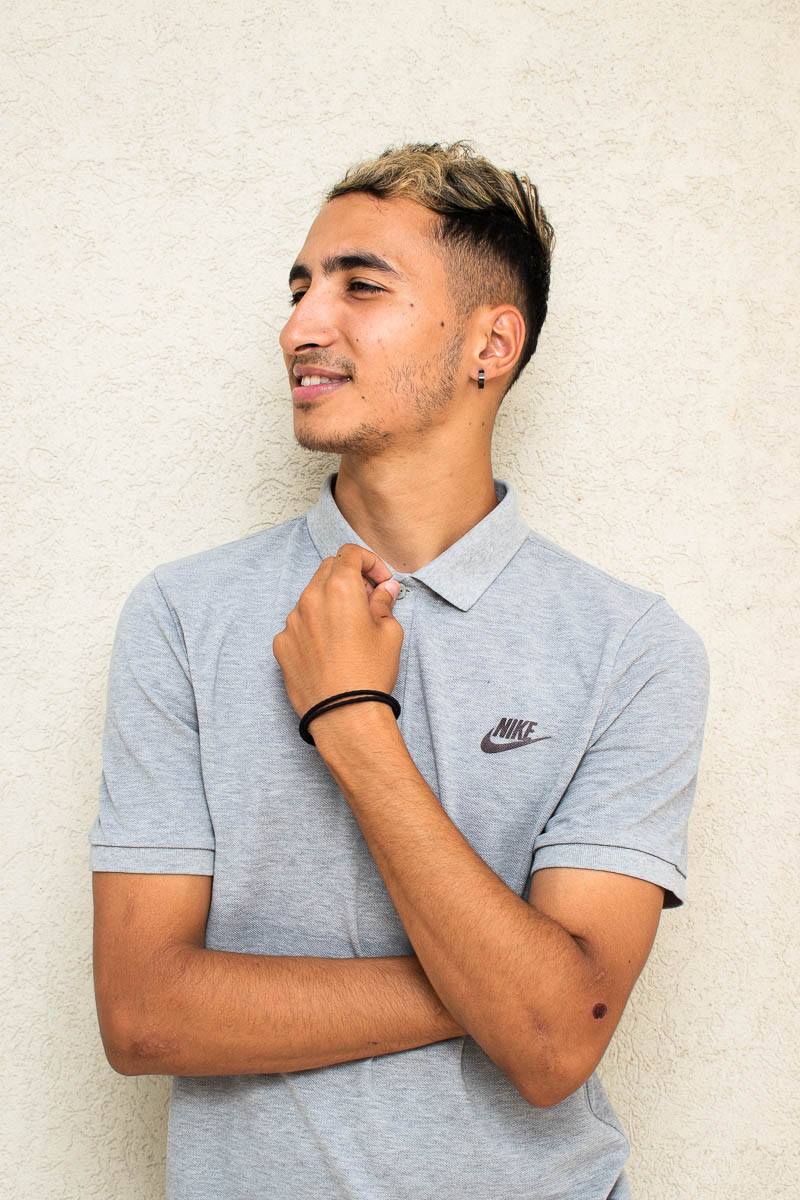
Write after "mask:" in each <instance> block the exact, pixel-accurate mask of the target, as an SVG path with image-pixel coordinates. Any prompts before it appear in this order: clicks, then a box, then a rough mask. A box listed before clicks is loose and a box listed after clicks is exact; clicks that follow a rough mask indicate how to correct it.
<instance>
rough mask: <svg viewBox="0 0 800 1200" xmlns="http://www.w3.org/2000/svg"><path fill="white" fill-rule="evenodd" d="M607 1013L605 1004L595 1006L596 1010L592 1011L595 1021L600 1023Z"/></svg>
mask: <svg viewBox="0 0 800 1200" xmlns="http://www.w3.org/2000/svg"><path fill="white" fill-rule="evenodd" d="M607 1012H608V1009H607V1008H606V1006H605V1004H595V1006H594V1008H593V1009H592V1016H593V1017H594V1019H595V1021H599V1020H600V1018H601V1017H604V1016H605V1015H606V1013H607Z"/></svg>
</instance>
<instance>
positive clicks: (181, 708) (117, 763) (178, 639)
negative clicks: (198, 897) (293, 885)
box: [89, 572, 214, 875]
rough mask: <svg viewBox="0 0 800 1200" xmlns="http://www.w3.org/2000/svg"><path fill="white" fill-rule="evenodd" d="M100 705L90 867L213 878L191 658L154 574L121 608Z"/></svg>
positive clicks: (103, 869) (211, 830) (211, 843)
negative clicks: (102, 721) (102, 705)
mask: <svg viewBox="0 0 800 1200" xmlns="http://www.w3.org/2000/svg"><path fill="white" fill-rule="evenodd" d="M106 699H107V704H106V718H105V726H104V730H103V770H102V775H101V779H100V796H99V810H98V814H97V818H96V820H95V822H94V825H93V826H92V829H91V832H90V834H89V843H90V857H89V862H90V867H91V869H92V870H93V871H131V872H139V873H144V874H186V875H212V874H213V873H214V833H213V829H212V825H211V819H210V816H209V812H208V805H207V803H206V796H205V789H204V786H203V773H202V766H201V759H200V739H199V731H198V721H197V709H196V705H195V697H194V690H193V687H192V680H191V672H190V667H189V661H188V657H187V653H186V646H185V644H184V639H183V636H182V633H181V630H180V626H179V624H178V621H177V619H176V617H175V615H174V613H173V612H172V610H171V609H170V607H169V606H168V604H167V602H166V600H165V599H164V596H163V594H162V592H161V589H160V587H159V585H158V581H157V579H156V575H155V572H151V573H150V574H149V575H148V576H146V577H145V578H144V579H143V580H141V581H140V582H139V583H138V584H137V585H136V587H135V588H134V589H133V591H132V592H131V593H130V595H129V596H128V598H127V600H126V601H125V604H124V606H123V609H122V612H121V614H120V617H119V621H118V624H117V630H116V634H115V638H114V645H113V649H112V652H111V664H110V669H109V676H108V689H107V697H106Z"/></svg>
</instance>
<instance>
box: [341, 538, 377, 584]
mask: <svg viewBox="0 0 800 1200" xmlns="http://www.w3.org/2000/svg"><path fill="white" fill-rule="evenodd" d="M339 567H346V568H348V569H349V570H356V571H358V572H359V574H361V575H363V576H364V577H365V578H367V579H369V580H370V581H371V582H372V583H374V584H378V583H383V582H384V580H386V579H391V578H392V572H391V571H390V570H389V568H388V567H387V565H386V563H385V562H384V561H383V560H382V559H380V558H378V556H377V554H375V553H373V551H372V550H365V549H364V547H363V546H357V545H356V544H355V542H345V543H344V545H343V546H340V547H339V549H338V550H337V551H336V557H335V558H334V559H333V561H332V567H331V569H332V571H336V570H337V568H339Z"/></svg>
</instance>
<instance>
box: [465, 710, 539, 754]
mask: <svg viewBox="0 0 800 1200" xmlns="http://www.w3.org/2000/svg"><path fill="white" fill-rule="evenodd" d="M536 724H537V722H536V721H525V720H520V719H519V718H517V717H501V718H500V720H499V721H498V722H497V725H496V726H495V728H494V729H490V730H489V732H488V733H485V734H484V735H483V739H482V740H481V750H483V752H484V754H499V753H500V752H501V751H503V750H517V749H518V748H519V747H520V746H530V745H532V744H533V743H534V742H547V741H549V740H550V737H551V735H550V734H549V733H548V734H543V735H542V734H540V735H539V736H538V737H531V732H532V731H533V729H534V728H535V727H536ZM493 736H494V737H501V738H503V739H504V740H503V741H502V742H494V741H492V737H493Z"/></svg>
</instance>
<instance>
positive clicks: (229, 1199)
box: [91, 144, 707, 1200]
mask: <svg viewBox="0 0 800 1200" xmlns="http://www.w3.org/2000/svg"><path fill="white" fill-rule="evenodd" d="M552 241H553V234H552V229H551V227H550V225H549V224H548V222H547V219H546V217H545V215H544V212H543V211H542V209H541V207H540V204H539V200H538V195H537V193H536V189H535V188H533V187H532V185H530V183H529V182H528V181H527V179H525V178H522V179H520V178H519V177H517V176H516V175H515V174H514V173H512V172H508V171H504V170H499V169H498V168H496V167H494V166H492V165H491V164H490V163H488V162H486V160H484V159H482V158H479V157H477V156H475V155H474V154H472V152H471V151H470V149H469V148H468V147H465V146H464V145H463V144H456V145H454V146H450V147H441V146H438V145H433V146H407V147H403V148H401V149H400V150H394V151H387V152H386V153H385V154H384V155H381V156H380V157H379V158H378V159H376V160H375V161H374V162H371V163H367V164H362V165H361V167H359V168H356V169H354V170H353V171H351V172H349V173H348V175H347V176H345V179H344V180H343V181H342V182H341V183H340V184H339V185H338V186H337V187H335V188H334V189H333V190H332V192H331V193H330V194H329V197H328V200H327V202H326V203H325V205H324V206H323V208H322V210H321V212H320V213H319V215H318V217H317V218H316V220H315V221H314V223H313V225H312V226H311V229H310V231H309V234H308V236H307V238H306V241H305V244H304V246H303V248H302V250H301V251H300V254H299V255H298V258H297V261H296V262H295V264H294V266H293V267H292V269H291V275H290V286H291V289H292V303H293V305H294V307H293V310H292V313H291V316H290V318H289V320H288V321H287V323H286V325H285V327H284V329H283V332H282V334H281V338H280V341H281V347H282V349H283V355H284V359H285V362H286V368H287V372H288V374H289V379H290V384H291V395H292V403H293V412H294V431H295V436H296V438H297V439H298V441H299V442H300V443H301V444H302V445H303V446H306V447H309V448H311V449H317V450H323V451H329V452H331V451H332V452H335V453H337V454H339V455H341V461H340V465H339V470H338V472H337V473H336V474H335V475H331V476H329V478H328V479H326V481H325V483H324V485H323V487H322V491H321V495H320V499H319V502H318V503H317V504H316V505H315V506H314V507H313V508H312V509H311V511H310V512H309V513H308V514H307V516H306V517H303V518H297V519H295V520H292V521H288V522H286V523H284V524H282V525H279V526H277V527H275V528H272V529H266V530H263V531H260V532H259V533H256V534H253V535H251V536H249V537H245V538H243V539H241V540H239V541H236V542H233V543H230V544H228V545H225V546H220V547H217V548H216V549H213V550H209V551H206V552H203V553H201V554H195V555H192V556H190V557H188V558H184V559H181V560H179V561H177V562H173V563H169V564H166V565H162V566H159V567H157V568H156V569H155V570H154V571H152V572H151V573H150V574H149V575H148V576H147V577H146V578H145V579H143V580H142V581H141V582H140V583H139V584H138V585H137V586H136V587H135V588H134V589H133V591H132V593H131V595H130V596H129V598H128V600H127V601H126V604H125V606H124V609H123V612H122V615H121V617H120V622H119V627H118V631H117V636H116V640H115V644H114V651H113V655H112V664H111V674H110V679H109V692H108V714H107V721H106V730H105V735H104V748H103V753H104V760H103V762H104V770H103V778H102V782H101V789H100V812H99V816H98V819H97V821H96V822H95V825H94V827H93V830H92V835H91V842H92V867H93V870H94V872H95V874H94V891H95V912H96V921H95V976H96V991H97V1001H98V1011H99V1017H100V1027H101V1032H102V1036H103V1041H104V1044H105V1048H106V1052H107V1054H108V1057H109V1061H110V1062H111V1064H112V1065H113V1066H114V1067H115V1068H116V1069H117V1070H118V1071H120V1072H122V1073H124V1074H131V1075H134V1074H144V1073H156V1074H169V1075H173V1076H175V1079H174V1084H173V1096H172V1107H171V1112H170V1125H169V1149H168V1172H167V1173H168V1195H169V1196H170V1197H171V1198H172V1200H178V1198H181V1200H183V1198H186V1200H190V1198H191V1200H197V1198H198V1197H214V1198H215V1200H217V1198H223V1197H224V1198H225V1200H234V1198H236V1200H245V1198H246V1200H253V1198H255V1197H270V1198H275V1200H279V1198H281V1200H282V1198H287V1200H288V1198H295V1197H297V1198H300V1197H302V1198H312V1197H314V1198H316V1197H335V1196H336V1197H338V1196H341V1197H359V1198H364V1200H372V1198H386V1200H405V1198H407V1200H423V1198H426V1197H430V1198H433V1197H436V1198H437V1200H441V1198H452V1200H463V1197H465V1196H467V1195H469V1196H471V1197H474V1198H475V1200H506V1198H508V1200H511V1198H512V1197H513V1198H517V1197H519V1198H522V1197H525V1198H530V1200H534V1198H535V1200H555V1198H556V1197H564V1198H569V1200H575V1198H586V1200H595V1198H596V1200H601V1198H605V1197H609V1196H614V1197H617V1198H619V1197H624V1196H627V1195H628V1194H629V1192H628V1189H627V1185H626V1183H625V1177H624V1172H623V1166H624V1162H625V1159H626V1157H627V1150H628V1145H627V1140H626V1138H625V1135H624V1133H623V1132H622V1130H621V1129H620V1127H619V1124H618V1122H617V1120H616V1117H615V1115H614V1113H613V1111H612V1109H611V1107H610V1105H609V1103H608V1101H607V1100H606V1098H605V1095H604V1093H603V1091H602V1088H601V1086H600V1084H599V1082H598V1081H597V1079H596V1077H595V1075H594V1073H593V1072H594V1069H595V1067H596V1066H597V1064H598V1062H599V1060H600V1058H601V1056H602V1054H603V1052H604V1051H605V1049H606V1046H607V1045H608V1042H609V1039H610V1037H611V1035H612V1033H613V1030H614V1028H615V1027H616V1025H617V1022H618V1021H619V1018H620V1015H621V1013H622V1011H623V1008H624V1006H625V1003H626V1000H627V998H628V995H629V993H630V990H631V988H632V986H633V984H634V982H635V980H636V977H637V976H638V974H639V972H640V970H641V968H642V966H643V964H644V962H645V960H646V958H647V955H648V953H649V950H650V947H651V945H652V942H653V938H654V937H655V933H656V927H657V925H658V919H659V915H660V913H661V909H662V907H663V906H674V905H677V904H680V903H681V902H682V900H683V888H684V877H685V870H686V822H687V817H688V811H689V806H690V803H691V799H692V795H693V791H694V784H695V776H696V771H697V763H698V757H699V752H700V744H701V737H702V727H703V720H704V713H705V704H706V689H707V670H706V659H705V654H704V651H703V649H702V645H701V644H700V642H699V640H698V638H697V637H696V635H695V634H694V633H693V632H692V631H691V630H690V629H689V628H688V627H687V626H686V625H685V624H683V622H682V621H681V620H680V619H679V618H678V617H677V616H676V615H675V613H674V612H673V611H672V609H671V608H669V606H668V605H667V604H666V602H665V601H664V600H663V599H661V598H660V597H658V596H655V595H652V594H649V593H646V592H642V591H640V590H638V589H636V588H633V587H630V586H627V585H626V584H623V583H620V582H618V581H616V580H614V579H612V578H610V577H609V576H607V575H605V574H604V573H603V572H601V571H599V570H597V569H596V568H594V567H592V566H589V565H587V564H586V563H583V562H581V561H579V560H578V559H576V558H574V557H572V556H571V555H569V554H567V553H566V552H565V551H563V550H561V549H559V548H558V547H556V546H554V545H552V544H551V543H549V542H547V541H545V540H544V539H542V538H540V537H538V536H537V535H536V534H534V533H533V532H532V531H531V530H530V529H529V528H528V526H527V524H526V523H525V521H524V520H523V518H522V516H521V515H520V513H519V510H518V507H517V502H516V499H515V496H514V492H513V489H512V488H511V487H510V486H509V485H508V484H506V483H504V482H503V481H501V480H499V479H495V478H494V476H493V472H492V465H491V457H490V450H491V437H492V427H493V422H494V419H495V416H496V413H497V410H498V407H499V405H500V402H501V400H502V398H503V396H504V394H505V393H506V391H507V390H508V388H509V387H510V386H511V384H512V383H513V382H514V381H515V379H516V378H517V376H518V374H519V372H520V371H521V369H522V368H523V367H524V365H525V364H526V363H527V361H528V359H529V358H530V356H531V354H532V353H533V351H534V349H535V347H536V341H537V338H538V334H539V330H540V328H541V325H542V322H543V320H544V316H545V313H546V308H547V292H548V282H549V267H550V253H551V248H552ZM365 692H366V693H368V694H367V696H366V699H365V698H364V694H365ZM348 693H357V695H348ZM343 694H344V695H343ZM331 697H333V698H334V700H333V701H332V703H333V705H334V707H326V706H325V705H322V708H323V711H322V712H321V713H320V714H319V715H316V716H315V715H314V713H313V711H310V710H313V709H314V707H315V706H317V705H319V704H320V703H321V702H323V701H330V698H331ZM336 697H340V698H341V699H343V700H344V703H339V702H338V701H337V700H336ZM298 718H305V720H304V721H303V722H302V736H301V731H300V728H299V726H298Z"/></svg>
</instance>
